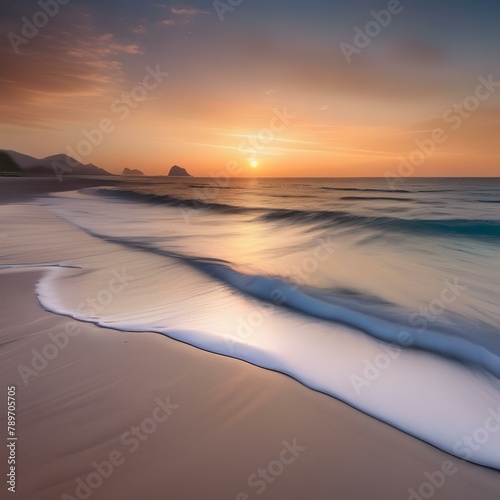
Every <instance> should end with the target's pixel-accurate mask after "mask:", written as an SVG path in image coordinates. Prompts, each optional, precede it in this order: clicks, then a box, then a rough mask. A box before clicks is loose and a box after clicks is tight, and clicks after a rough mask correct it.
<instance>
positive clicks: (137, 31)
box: [132, 24, 147, 35]
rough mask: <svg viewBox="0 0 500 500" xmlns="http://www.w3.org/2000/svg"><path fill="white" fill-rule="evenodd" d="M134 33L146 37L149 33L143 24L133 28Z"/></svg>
mask: <svg viewBox="0 0 500 500" xmlns="http://www.w3.org/2000/svg"><path fill="white" fill-rule="evenodd" d="M132 33H134V34H136V35H144V34H145V33H147V30H146V28H145V27H144V26H143V25H142V24H138V25H137V26H135V27H134V28H132Z"/></svg>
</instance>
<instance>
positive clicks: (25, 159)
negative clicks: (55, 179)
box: [0, 150, 113, 175]
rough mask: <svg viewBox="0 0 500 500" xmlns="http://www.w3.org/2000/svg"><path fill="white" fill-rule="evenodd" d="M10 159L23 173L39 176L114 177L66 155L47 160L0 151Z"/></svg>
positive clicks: (51, 157)
mask: <svg viewBox="0 0 500 500" xmlns="http://www.w3.org/2000/svg"><path fill="white" fill-rule="evenodd" d="M2 153H3V154H6V155H7V156H8V157H10V158H11V159H12V160H13V162H14V163H15V164H17V166H18V167H20V169H21V171H23V172H28V173H38V174H54V173H59V174H63V175H67V174H70V175H113V174H111V173H109V172H108V171H106V170H104V169H103V168H100V167H97V166H96V165H93V164H92V163H87V164H83V163H80V162H79V161H77V160H75V159H74V158H71V156H68V155H66V154H58V155H52V156H47V157H46V158H34V157H33V156H29V155H25V154H23V153H19V152H17V151H11V150H0V154H2Z"/></svg>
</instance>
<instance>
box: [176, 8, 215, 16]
mask: <svg viewBox="0 0 500 500" xmlns="http://www.w3.org/2000/svg"><path fill="white" fill-rule="evenodd" d="M170 12H171V13H172V14H174V15H175V16H198V15H200V14H209V12H207V11H206V10H200V9H192V8H183V9H176V8H175V7H172V8H171V9H170Z"/></svg>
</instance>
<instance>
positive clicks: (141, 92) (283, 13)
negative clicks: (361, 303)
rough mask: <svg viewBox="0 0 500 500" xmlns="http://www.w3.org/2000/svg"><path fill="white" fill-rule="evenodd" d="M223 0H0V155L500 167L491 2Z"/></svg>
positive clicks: (499, 72) (373, 168)
mask: <svg viewBox="0 0 500 500" xmlns="http://www.w3.org/2000/svg"><path fill="white" fill-rule="evenodd" d="M55 1H56V0H49V1H48V3H51V2H52V7H53V3H54V2H55ZM60 1H61V2H62V0H60ZM65 1H66V0H65ZM42 3H43V0H42ZM231 3H232V4H233V5H236V4H238V3H240V5H238V6H235V7H230V6H229V5H230V3H229V2H227V0H220V1H219V2H218V3H217V2H216V3H215V5H214V2H212V0H198V1H195V0H190V1H188V2H187V3H183V2H169V1H161V0H153V1H149V0H144V1H138V0H126V1H123V0H111V1H108V0H106V1H103V0H86V1H82V0H71V1H69V2H68V3H66V4H65V5H59V4H57V9H59V12H58V13H57V14H56V15H54V16H53V17H49V16H47V15H44V14H39V13H40V12H43V11H42V10H41V7H40V4H39V3H38V2H37V1H28V0H22V1H18V2H12V3H11V2H9V5H8V6H6V5H5V2H4V5H3V6H2V12H1V16H0V28H1V31H2V37H1V39H2V41H1V45H0V57H1V58H0V60H1V69H0V109H1V111H0V139H1V141H0V148H2V149H13V150H17V151H20V152H23V153H26V154H29V155H32V156H36V157H44V156H48V155H52V154H56V153H63V152H65V153H67V152H68V151H70V150H72V151H77V150H78V149H79V150H80V151H81V153H82V154H81V159H82V160H83V163H89V162H91V163H94V164H96V165H98V166H101V167H103V168H105V169H107V170H109V171H110V172H114V173H118V172H121V171H122V169H123V168H124V167H129V168H139V169H141V170H143V171H144V172H145V173H147V174H151V175H158V174H164V173H166V172H167V171H168V168H169V167H170V166H171V165H173V164H178V165H181V166H183V167H185V168H187V169H188V170H189V171H190V172H191V173H193V174H195V175H199V176H210V175H213V174H214V173H217V172H220V171H224V170H225V169H226V168H227V165H228V164H231V165H236V164H237V165H238V166H239V167H240V169H239V170H238V173H239V175H259V176H384V175H386V174H387V173H388V172H397V170H398V167H399V168H401V166H400V164H401V162H402V161H404V159H407V160H408V161H414V162H415V163H414V172H413V173H414V175H418V176H431V175H438V176H447V175H451V176H457V175H460V176H461V175H465V176H466V175H474V176H476V175H491V176H496V175H498V173H499V172H500V168H499V166H500V141H499V140H498V133H499V131H500V66H499V58H498V50H499V47H500V30H499V29H498V22H499V19H500V3H499V2H494V1H486V0H482V1H481V0H476V1H475V2H471V1H461V0H460V1H454V2H437V1H431V0H413V1H411V0H406V1H402V2H401V3H399V2H398V1H397V0H391V1H389V2H388V1H385V0H384V1H369V0H364V1H356V2H352V1H348V0H342V1H333V0H332V1H331V2H327V1H324V0H322V1H319V0H243V1H241V2H239V1H238V0H231ZM224 5H226V7H224ZM216 6H217V7H218V11H217V9H216ZM389 7H390V8H391V9H393V11H394V12H396V11H397V13H394V14H391V17H392V18H391V19H390V20H389V21H388V22H385V19H387V17H384V15H385V14H381V16H382V17H381V18H380V19H382V22H383V23H384V24H386V26H385V27H384V26H382V25H381V23H380V22H378V21H374V17H373V14H372V13H371V11H377V12H378V11H381V10H387V9H388V8H389ZM53 8H54V7H53ZM37 13H38V14H37ZM44 16H45V17H44ZM34 17H35V19H34ZM23 18H26V19H27V20H29V21H34V20H36V21H37V22H38V23H39V24H42V25H43V24H44V18H47V19H48V22H47V23H46V26H40V27H39V28H37V30H38V31H39V32H38V33H37V34H36V35H35V36H32V37H31V33H30V32H29V31H28V34H29V35H30V38H28V37H27V36H26V28H25V29H24V35H23V33H22V31H21V30H22V29H23V24H25V20H26V19H24V20H23ZM368 22H370V24H369V30H368V31H370V30H372V31H371V33H372V34H374V36H370V37H369V38H366V37H365V36H364V35H363V36H358V42H360V40H361V43H358V45H356V44H355V42H354V37H355V34H356V32H355V28H356V27H358V28H360V30H358V33H360V31H361V30H362V31H364V30H365V26H366V25H367V23H368ZM377 23H378V24H377ZM377 32H379V33H377ZM9 34H10V35H9ZM14 34H15V35H14ZM20 37H23V38H20ZM342 44H343V45H342ZM347 44H349V46H350V47H351V48H354V49H355V50H354V51H352V50H351V49H346V47H348V45H347ZM362 45H363V47H361V46H362ZM346 54H347V57H346ZM348 59H349V60H350V61H348ZM151 73H153V74H155V75H156V76H155V77H156V80H155V77H153V76H147V75H151ZM166 73H168V76H166V75H165V74H166ZM496 82H499V83H496ZM153 87H154V88H153ZM102 123H104V124H105V125H106V126H105V127H104V128H105V129H106V132H102V133H96V132H94V133H93V134H89V133H86V132H85V131H91V130H93V129H96V128H97V127H99V124H102ZM436 130H437V132H436ZM439 131H441V132H439ZM89 135H90V137H91V138H92V139H93V140H94V141H95V142H96V144H95V145H93V146H92V147H91V148H88V147H86V145H84V144H83V143H84V142H87V146H88V144H90V143H89V142H88V138H87V136H89ZM101 136H102V137H101ZM416 141H418V142H416ZM425 148H427V150H426V151H427V152H426V153H419V149H425ZM77 159H80V158H77Z"/></svg>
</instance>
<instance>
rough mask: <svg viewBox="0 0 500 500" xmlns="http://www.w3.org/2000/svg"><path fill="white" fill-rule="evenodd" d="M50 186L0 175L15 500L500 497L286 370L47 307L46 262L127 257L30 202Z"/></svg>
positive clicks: (447, 458)
mask: <svg viewBox="0 0 500 500" xmlns="http://www.w3.org/2000/svg"><path fill="white" fill-rule="evenodd" d="M41 181H42V182H43V183H42V182H41ZM91 183H97V184H98V183H99V182H98V181H82V180H78V179H72V180H71V181H69V182H68V184H66V185H63V186H67V189H76V188H77V187H79V186H80V187H88V186H89V184H91ZM53 188H54V185H53V184H51V183H49V182H46V181H45V180H43V179H37V178H35V179H28V178H26V179H0V193H1V195H0V196H1V198H0V201H1V202H2V203H4V204H3V205H2V206H1V207H0V214H1V216H0V237H1V243H0V244H1V249H2V250H1V254H0V264H1V265H2V266H5V267H4V268H3V269H1V270H0V293H1V298H2V299H1V310H2V327H1V337H0V342H1V350H0V355H1V364H0V375H1V380H2V398H4V399H5V401H4V402H2V405H1V408H2V427H3V428H4V429H5V427H6V421H5V415H6V413H5V409H6V398H7V390H6V388H7V387H10V386H15V393H16V435H17V438H18V439H17V441H16V443H17V446H16V488H15V490H16V494H15V495H13V498H21V499H26V500H31V499H33V500H48V499H51V500H52V499H60V498H61V499H66V500H67V499H74V498H92V499H96V500H98V499H110V498H120V499H123V500H128V499H130V500H138V499H148V500H156V499H158V500H159V499H164V498H175V499H182V500H184V499H194V498H207V499H214V500H219V499H228V500H232V499H236V500H249V499H254V498H264V499H272V500H285V499H287V500H290V499H294V500H295V499H296V500H302V499H305V498H311V499H315V500H322V499H325V500H327V499H328V500H329V499H332V498H342V499H346V500H351V499H352V500H360V499H365V498H366V499H377V500H378V499H380V500H386V499H402V500H403V499H407V498H411V499H413V500H416V499H418V498H430V497H431V496H432V497H433V498H436V499H453V500H461V499H463V500H470V499H472V498H473V499H479V500H488V499H496V498H498V492H499V491H500V476H499V474H498V471H495V470H492V469H488V468H485V467H480V466H477V465H473V464H471V463H468V462H465V461H463V460H460V459H458V458H456V457H453V456H451V455H448V454H446V453H444V452H442V451H440V450H438V449H436V448H434V447H432V446H430V445H428V444H426V443H424V442H422V441H419V440H417V439H415V438H413V437H410V436H409V435H407V434H405V433H403V432H400V431H398V430H396V429H394V428H393V427H391V426H389V425H387V424H384V423H382V422H380V421H378V420H376V419H374V418H371V417H369V416H367V415H365V414H363V413H361V412H359V411H357V410H355V409H353V408H351V407H350V406H348V405H346V404H344V403H342V402H340V401H338V400H336V399H334V398H332V397H330V396H327V395H325V394H321V393H319V392H315V391H312V390H311V389H309V388H307V387H305V386H303V385H301V384H300V383H298V382H297V381H295V380H293V379H292V378H290V377H288V376H286V375H283V374H280V373H277V372H273V371H269V370H265V369H262V368H258V367H255V366H253V365H250V364H248V363H245V362H243V361H239V360H236V359H231V358H228V357H224V356H219V355H216V354H212V353H209V352H206V351H203V350H200V349H197V348H194V347H192V346H190V345H186V344H184V343H181V342H178V341H175V340H172V339H169V338H168V337H166V336H163V335H159V334H154V333H144V332H141V333H134V332H122V331H117V330H113V329H111V328H99V327H97V326H95V325H93V324H90V323H83V322H79V321H75V320H73V319H71V318H68V317H64V316H60V315H56V314H53V313H50V312H48V311H46V310H44V309H43V308H42V307H41V306H40V304H39V302H38V301H37V296H36V293H35V286H36V284H37V282H38V281H39V280H40V279H41V278H42V277H43V276H44V275H45V274H46V273H48V272H50V271H51V269H52V266H54V265H55V263H60V264H61V263H62V264H63V265H66V266H70V265H71V263H72V261H73V259H75V258H77V257H78V258H79V259H80V261H82V259H83V261H85V258H87V257H89V258H90V257H94V258H95V256H96V255H109V253H110V252H111V253H116V255H117V257H116V262H117V268H118V269H121V268H120V265H121V263H123V262H125V260H124V259H130V256H129V255H127V256H125V254H123V255H120V252H121V250H120V246H119V245H117V244H111V243H109V244H108V243H104V242H102V241H98V240H96V239H95V238H92V237H91V236H89V235H87V234H85V233H83V232H82V231H79V230H77V229H75V228H74V227H71V226H70V225H68V224H66V223H65V222H64V221H61V220H59V219H58V218H56V217H55V216H54V215H52V214H51V213H49V212H48V211H46V210H45V209H44V208H43V206H41V205H39V204H37V202H36V198H34V197H33V196H34V195H35V194H41V193H42V192H43V191H44V190H50V189H53ZM7 193H8V195H7ZM27 193H28V194H27ZM5 203H8V204H5ZM56 236H57V237H56ZM54 241H58V242H59V243H60V242H67V244H66V245H61V244H58V245H55V244H54ZM75 249H78V250H75ZM9 266H18V267H15V268H9ZM40 266H41V267H40ZM83 272H85V270H83ZM117 280H118V281H119V277H118V278H117ZM130 286H133V283H132V284H131V285H130ZM97 292H98V290H95V293H97ZM3 432H4V431H3ZM2 455H3V456H4V458H3V459H2V463H1V464H0V470H1V472H2V474H3V477H6V474H7V458H6V457H5V454H4V453H3V454H2ZM3 488H5V489H4V490H3V491H6V485H5V484H4V486H3ZM421 495H429V496H427V497H425V496H421ZM8 497H9V496H8V495H5V498H8ZM2 498H4V493H2Z"/></svg>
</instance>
